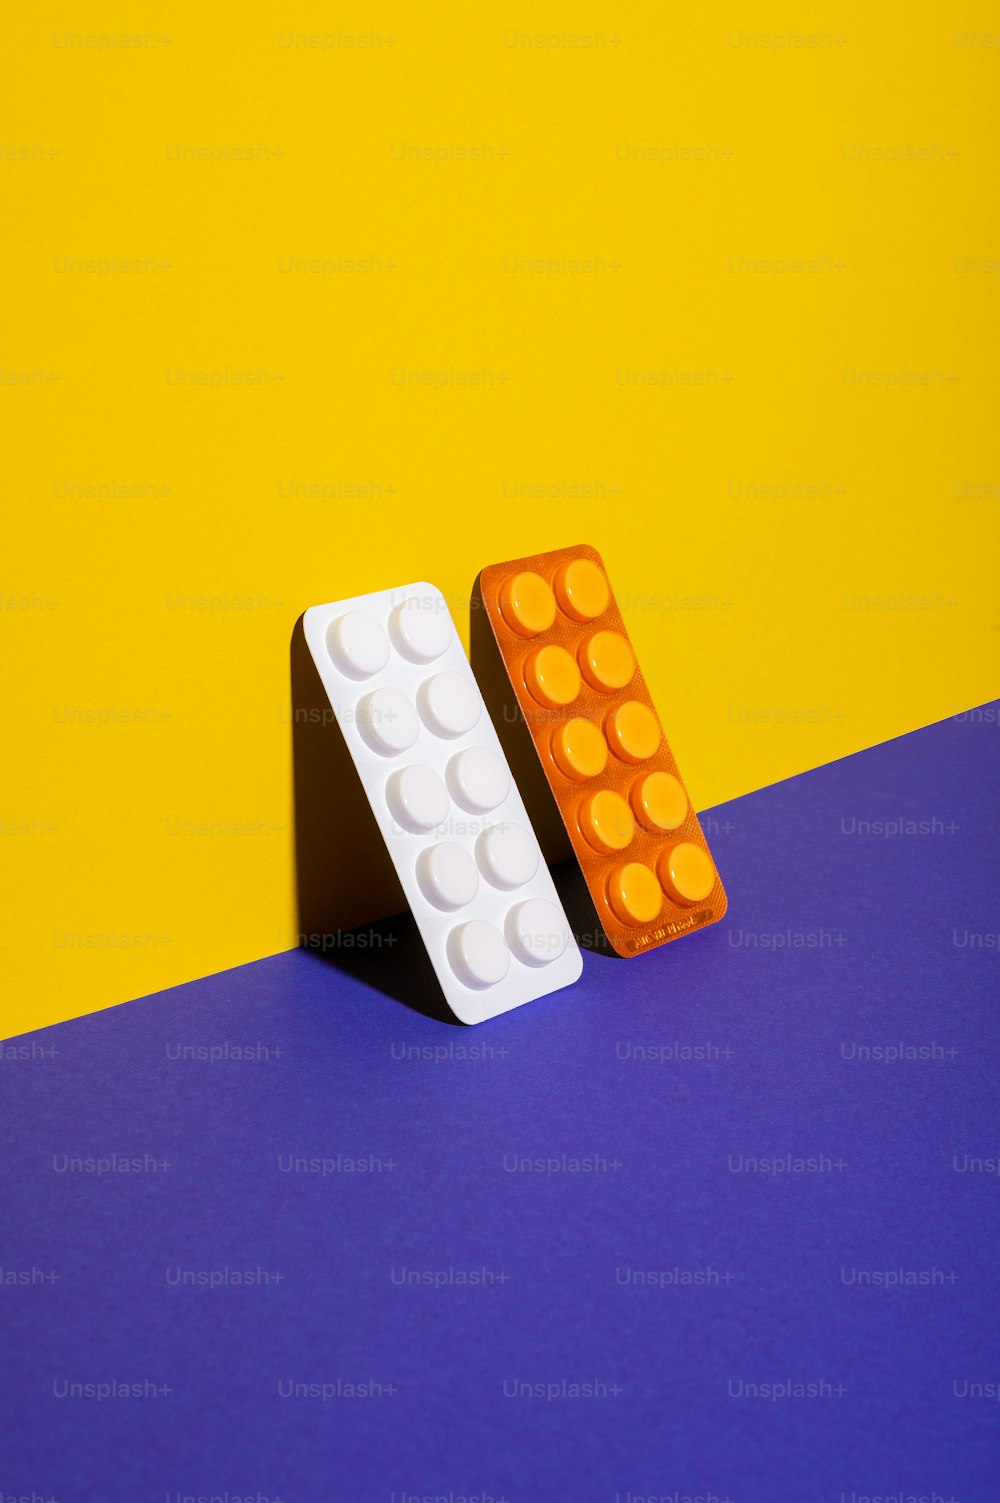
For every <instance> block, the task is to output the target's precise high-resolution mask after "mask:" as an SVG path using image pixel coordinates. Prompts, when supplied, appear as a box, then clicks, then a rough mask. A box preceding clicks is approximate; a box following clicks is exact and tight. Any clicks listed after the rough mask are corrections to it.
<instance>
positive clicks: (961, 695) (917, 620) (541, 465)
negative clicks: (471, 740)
mask: <svg viewBox="0 0 1000 1503" xmlns="http://www.w3.org/2000/svg"><path fill="white" fill-rule="evenodd" d="M997 24H998V22H997V15H996V11H995V7H992V6H986V5H964V4H958V5H957V6H955V7H953V8H947V7H938V6H935V7H932V6H918V7H915V8H914V7H909V6H905V7H904V6H900V5H894V6H889V7H879V6H873V5H871V4H865V5H860V4H851V5H840V6H836V7H834V8H832V9H825V8H817V9H815V10H807V11H803V10H802V8H801V7H795V8H791V7H788V6H783V5H781V4H772V5H769V6H767V7H762V8H760V7H758V8H744V7H738V6H733V5H719V6H708V7H679V6H677V7H659V6H654V5H651V4H644V5H628V4H626V5H622V4H617V3H616V4H615V5H613V6H612V5H608V6H606V7H605V8H600V7H592V6H572V7H570V6H567V5H560V4H550V5H545V6H543V7H541V8H530V7H526V6H524V5H523V4H521V3H518V0H514V3H512V4H511V5H510V6H509V7H500V8H498V9H495V8H494V7H488V6H487V7H478V6H466V5H462V6H459V5H452V6H447V7H441V6H437V7H430V8H427V7H423V6H417V5H415V4H413V5H410V6H408V7H393V6H385V7H378V8H371V7H370V6H366V5H364V4H359V5H358V6H357V7H356V8H352V7H346V8H345V7H338V8H337V9H336V11H335V12H334V10H333V8H330V7H319V6H310V5H308V4H301V5H297V6H290V7H287V6H267V5H250V6H249V7H242V6H240V7H236V6H221V7H219V6H212V5H205V4H200V5H193V4H187V5H176V6H165V7H163V8H161V9H157V10H148V9H142V8H141V7H140V8H139V9H136V8H135V7H122V6H121V5H120V4H118V3H114V4H111V5H102V6H99V7H96V8H95V7H92V6H85V7H79V6H75V7H71V8H63V7H52V6H48V5H45V4H32V5H29V6H15V7H9V8H8V12H7V17H6V19H5V21H4V22H3V24H2V44H3V57H4V60H5V61H4V73H5V78H4V86H3V88H2V90H0V143H2V157H0V185H2V203H3V227H2V254H3V257H4V261H5V265H4V267H3V290H4V298H3V302H4V325H5V329H4V336H3V341H2V347H0V369H2V375H3V382H2V385H0V414H2V420H3V425H4V432H5V444H4V451H3V452H4V459H3V473H4V482H5V493H6V498H7V515H6V526H5V543H4V548H3V568H2V581H0V589H2V595H3V610H2V612H0V625H2V631H3V657H4V664H5V672H6V673H7V674H8V678H7V681H6V683H5V687H4V691H3V692H4V707H5V710H6V712H7V716H6V720H7V726H6V730H5V733H4V748H5V752H6V769H5V773H4V778H3V799H2V809H0V817H2V820H3V825H2V829H3V836H2V840H3V843H2V846H0V851H2V853H3V861H2V869H3V872H4V876H5V879H6V881H7V883H8V884H9V891H8V894H7V896H6V899H5V902H4V918H5V924H4V930H5V934H4V939H5V960H6V975H5V982H6V984H5V987H4V996H5V1004H6V1006H5V1020H4V1030H5V1032H7V1033H14V1032H18V1031H20V1030H23V1029H27V1028H30V1027H34V1026H38V1025H41V1024H44V1023H48V1022H52V1021H54V1020H57V1019H60V1018H65V1017H70V1016H73V1015H76V1014H78V1013H82V1012H86V1011H90V1010H93V1009H95V1008H99V1007H103V1006H107V1005H110V1004H112V1003H115V1002H119V1001H122V1000H124V999H127V998H129V997H134V996H136V995H141V994H144V993H148V992H150V991H153V990H155V989H157V988H159V987H162V986H166V985H169V984H172V983H175V982H180V981H183V980H186V979H189V978H192V977H195V976H198V975H201V974H204V973H206V972H209V971H214V970H219V969H222V968H224V967H228V966H234V965H237V964H239V963H241V962H244V961H249V960H252V959H255V958H257V957H260V956H262V955H266V954H269V953H273V952H275V951H277V950H280V949H285V948H288V947H289V946H290V945H291V944H293V943H294V936H295V926H296V920H295V908H294V890H293V889H294V884H293V852H292V789H291V765H290V749H291V727H290V724H289V689H288V642H289V636H290V632H291V628H292V625H293V623H294V621H295V619H296V617H297V616H298V614H299V613H300V612H301V611H302V610H303V609H304V608H305V607H306V606H307V605H309V604H312V603H314V602H319V601H325V600H330V599H335V598H337V597H338V596H343V595H349V594H355V593H358V592H362V591H367V590H374V589H379V588H382V587H385V586H389V585H394V584H398V583H403V582H406V581H409V580H413V579H420V578H427V579H430V580H433V581H435V582H436V583H437V584H439V585H440V586H441V588H442V589H443V590H444V591H445V593H446V594H447V596H448V597H449V599H450V601H451V603H452V606H453V609H454V610H455V612H456V614H457V616H458V618H459V621H460V624H461V623H462V618H463V613H465V612H466V607H467V600H468V593H469V589H470V586H471V584H472V581H473V579H474V576H475V574H476V572H477V571H478V569H479V568H480V567H481V566H482V565H484V564H486V563H488V562H490V561H494V560H497V559H501V558H505V557H512V556H515V555H520V554H526V553H530V552H534V551H537V550H543V549H548V548H552V547H555V546H558V545H560V544H564V543H575V542H579V541H587V542H591V543H593V544H594V545H595V546H596V547H598V548H599V549H600V550H601V552H602V553H603V554H604V557H605V559H606V560H607V563H608V565H609V569H610V571H611V574H612V580H613V583H614V585H615V587H616V590H617V592H618V594H619V596H620V598H621V601H622V604H623V606H624V607H625V611H626V619H627V620H628V623H629V626H630V629H631V632H632V634H633V637H634V641H635V644H636V647H637V649H638V651H639V654H640V658H641V661H642V663H643V665H644V667H645V670H646V673H647V676H648V678H649V681H650V685H651V687H652V689H653V691H654V693H655V694H656V696H657V698H658V702H659V705H660V709H661V713H662V715H663V718H664V720H665V722H666V724H667V728H668V731H669V732H670V735H671V738H672V741H673V743H674V748H675V751H676V752H677V755H678V758H679V760H680V763H681V766H682V767H683V769H684V771H685V776H686V778H687V780H688V782H689V784H690V787H691V789H692V793H693V795H694V797H695V799H696V801H697V802H698V804H699V805H700V806H702V807H705V806H708V805H711V804H714V803H716V802H718V801H719V800H722V799H727V798H730V797H732V796H733V795H736V794H740V793H743V792H745V791H747V790H749V789H753V788H756V787H758V786H761V785H763V784H766V783H769V782H773V781H775V780H777V779H780V778H784V777H787V776H789V775H790V774H793V773H796V772H798V771H800V770H802V769H805V768H808V767H811V766H814V765H816V764H818V763H821V762H823V761H827V760H829V759H831V758H834V757H839V756H843V755H845V754H847V753H851V752H854V751H856V750H858V749H859V748H862V747H865V746H867V745H870V744H872V743H874V742H877V741H879V740H883V739H885V738H886V737H890V736H894V735H896V734H899V733H901V732H904V731H906V730H909V729H911V728H913V727H915V726H918V725H921V724H925V723H927V722H929V721H932V720H935V719H938V718H941V717H943V716H945V715H948V714H951V713H955V712H958V711H961V710H964V709H966V708H967V707H969V706H971V705H973V704H977V703H979V702H981V701H983V700H985V699H987V698H989V697H991V696H992V695H993V694H995V693H996V690H997V678H996V675H995V672H994V669H993V662H994V659H995V649H996V645H997V623H998V619H1000V617H998V611H997V605H996V596H995V572H996V564H995V546H996V541H997V531H998V528H997V519H998V510H1000V509H998V499H997V498H998V494H1000V464H998V446H997V438H996V433H997V385H998V381H997V376H998V360H997V351H998V338H997V336H998V318H997V308H998V301H1000V275H998V269H1000V211H998V196H997V191H996V190H997V182H998V177H1000V160H998V143H1000V128H998V111H997V103H996V101H997V98H998V95H1000V48H998V37H997V35H996V33H995V31H994V32H993V33H992V34H991V33H990V27H991V26H993V27H996V26H997ZM123 37H124V38H127V39H130V41H131V44H130V45H124V44H123ZM314 38H315V39H318V40H317V41H314V40H313V39H314ZM362 38H364V39H365V43H364V45H360V39H362ZM574 38H575V39H576V42H577V43H578V45H573V41H574ZM109 39H111V40H110V41H109ZM136 41H137V42H138V45H136V44H135V42H136ZM352 43H353V45H352ZM776 260H777V261H782V262H783V263H784V264H785V267H786V269H785V270H783V271H777V270H775V269H774V262H775V261H776ZM122 261H126V262H129V263H136V262H137V263H138V267H137V268H136V267H135V266H132V267H130V269H123V268H122V266H121V264H120V263H121V262H122ZM109 262H110V263H112V269H108V264H107V263H109ZM789 263H791V264H790V265H789ZM99 267H100V269H98V268H99ZM234 372H237V373H251V374H252V375H253V376H254V380H252V381H250V382H241V383H239V384H235V383H233V381H232V379H231V376H232V373H234ZM635 372H640V373H642V375H643V379H642V382H641V384H637V383H636V382H635V380H634V377H633V374H632V373H635ZM190 373H195V375H194V377H193V378H192V377H191V374H190ZM413 373H433V378H432V380H431V382H430V384H426V383H425V382H424V381H423V379H420V380H413V379H411V376H412V374H413ZM442 373H443V374H442ZM470 373H478V374H477V384H472V382H471V381H470V379H469V377H470ZM859 373H860V376H859ZM263 377H266V379H263ZM212 383H217V384H212ZM109 492H110V493H109ZM887 598H888V599H889V600H891V601H893V602H895V605H894V607H893V608H886V600H887ZM248 602H249V603H248ZM859 602H860V603H859ZM878 602H882V604H881V606H880V605H879V604H878ZM464 629H465V628H464V625H463V630H464ZM111 715H114V716H115V717H119V716H125V717H128V718H127V719H119V718H116V719H114V720H113V721H109V720H108V717H109V716H111ZM220 828H221V829H222V830H223V831H224V832H225V833H220Z"/></svg>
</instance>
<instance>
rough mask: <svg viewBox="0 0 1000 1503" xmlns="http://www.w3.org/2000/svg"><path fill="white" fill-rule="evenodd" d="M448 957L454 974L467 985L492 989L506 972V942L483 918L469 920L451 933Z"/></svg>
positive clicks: (508, 955) (507, 952) (508, 963)
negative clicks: (490, 987)
mask: <svg viewBox="0 0 1000 1503" xmlns="http://www.w3.org/2000/svg"><path fill="white" fill-rule="evenodd" d="M448 958H449V959H450V961H451V965H452V969H453V970H454V972H455V974H456V975H457V976H458V977H459V978H460V979H461V980H462V981H464V982H466V984H467V985H469V986H478V987H487V986H496V984H497V982H498V981H502V980H503V978H504V977H505V976H506V974H507V972H508V970H509V969H510V951H509V950H508V948H507V941H506V940H505V939H504V937H503V935H502V934H501V933H500V930H499V929H497V928H495V927H494V925H493V924H488V923H487V922H486V920H485V919H470V920H469V922H468V923H467V924H459V926H458V928H457V929H453V930H452V931H451V933H450V934H449V936H448Z"/></svg>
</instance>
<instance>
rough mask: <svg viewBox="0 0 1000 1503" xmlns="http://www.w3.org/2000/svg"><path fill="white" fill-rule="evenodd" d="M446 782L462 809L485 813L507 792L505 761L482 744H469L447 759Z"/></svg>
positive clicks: (508, 777) (496, 804) (507, 780)
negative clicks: (456, 754)
mask: <svg viewBox="0 0 1000 1503" xmlns="http://www.w3.org/2000/svg"><path fill="white" fill-rule="evenodd" d="M448 786H449V787H450V789H451V792H452V797H453V798H455V799H457V801H458V802H459V803H460V804H461V806H462V808H463V809H468V810H470V811H471V812H472V813H474V814H487V813H489V811H490V810H491V809H496V808H497V807H498V806H499V805H500V804H502V803H503V801H504V799H505V798H506V797H507V794H508V793H509V792H510V773H509V771H508V769H507V764H506V762H504V760H503V759H502V758H501V757H498V756H497V754H496V752H492V751H490V750H489V748H488V747H485V746H470V747H469V749H468V751H463V752H459V753H458V756H457V757H452V759H451V761H450V762H449V763H448Z"/></svg>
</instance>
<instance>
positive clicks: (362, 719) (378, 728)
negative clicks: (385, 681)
mask: <svg viewBox="0 0 1000 1503" xmlns="http://www.w3.org/2000/svg"><path fill="white" fill-rule="evenodd" d="M357 722H358V729H359V730H360V731H361V734H362V736H364V738H365V740H366V741H367V742H368V745H369V746H371V747H373V748H374V750H375V751H379V752H382V753H383V755H384V756H387V757H395V756H398V755H399V753H400V752H404V751H407V750H409V748H410V747H411V746H412V745H413V743H414V741H416V739H417V737H418V736H419V735H420V720H419V718H418V716H417V712H416V710H415V709H414V706H413V701H412V700H410V699H407V697H406V695H405V694H401V693H400V691H399V690H398V689H375V690H373V691H372V693H371V694H366V695H365V697H364V699H363V700H362V701H361V703H360V704H359V705H358V711H357Z"/></svg>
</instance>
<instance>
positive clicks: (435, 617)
mask: <svg viewBox="0 0 1000 1503" xmlns="http://www.w3.org/2000/svg"><path fill="white" fill-rule="evenodd" d="M303 627H304V630H305V638H306V643H307V645H308V648H309V651H310V653H311V655H312V658H313V661H314V663H315V664H316V668H317V671H318V673H319V676H320V678H321V680H322V682H323V687H324V689H325V690H326V693H327V695H328V696H329V699H330V704H331V706H332V708H333V711H334V714H335V715H336V717H337V723H338V725H339V726H340V729H341V731H342V732H343V735H344V739H345V741H346V742H347V746H348V750H349V751H350V753H351V756H352V758H353V760H354V765H355V766H356V768H357V770H358V773H359V775H360V778H361V782H362V784H363V786H364V790H365V793H366V794H367V795H368V801H369V803H370V804H371V806H372V811H373V813H374V815H375V819H376V822H377V824H378V827H379V829H380V830H381V832H382V837H383V839H384V840H385V843H386V845H387V847H388V849H389V854H390V855H391V857H392V859H393V862H394V864H395V867H396V870H397V872H398V873H399V880H400V882H401V884H402V887H403V891H404V892H405V894H406V898H407V901H408V902H409V905H410V909H411V911H412V913H413V916H414V918H415V919H416V921H417V925H418V927H419V929H420V934H421V937H422V938H423V941H424V944H425V946H426V947H427V953H428V955H429V956H430V959H431V963H432V965H433V967H434V971H435V973H436V975H437V978H438V981H439V982H440V984H441V989H442V991H443V992H444V995H445V999H446V1001H447V1002H448V1005H449V1007H450V1008H451V1010H452V1011H453V1012H454V1013H455V1014H456V1016H457V1017H458V1018H460V1019H461V1021H462V1022H463V1023H481V1022H483V1021H484V1020H485V1019H486V1018H493V1017H496V1016H497V1014H498V1013H502V1012H508V1011H509V1010H510V1009H511V1008H512V1007H520V1006H521V1005H522V1003H524V1002H530V1001H532V1000H533V999H534V998H535V997H544V996H547V995H548V993H549V992H554V991H558V990H559V989H560V988H561V987H564V986H569V985H570V984H571V983H572V982H574V981H576V980H577V979H578V977H579V976H580V973H581V971H582V969H583V961H582V958H581V955H580V951H579V949H578V947H577V944H576V941H575V940H574V939H573V936H572V934H571V932H570V928H569V924H568V923H567V920H566V915H565V913H564V912H563V908H562V904H561V903H560V901H559V897H558V895H557V893H556V889H555V885H554V884H553V881H552V877H551V876H550V874H549V870H548V867H547V866H546V865H545V862H544V860H543V859H542V853H541V850H540V849H539V845H538V841H537V839H536V838H535V833H534V831H533V830H532V828H531V825H530V824H529V822H528V816H527V813H526V812H525V808H524V804H523V802H522V800H521V795H520V794H519V793H518V791H517V787H516V785H515V783H514V779H513V778H512V777H511V773H510V768H509V767H508V765H507V759H506V757H505V756H504V753H503V750H502V748H501V745H500V740H499V737H498V736H497V733H496V730H495V729H494V726H493V722H492V720H491V719H490V717H489V714H488V712H487V709H486V706H485V704H484V702H483V696H482V694H481V693H480V691H479V685H478V684H477V683H476V680H475V678H474V676H473V673H472V669H471V668H470V666H469V660H468V658H467V657H466V656H465V652H464V650H463V648H462V644H461V642H460V640H459V638H458V634H457V632H456V631H455V625H454V622H453V621H452V618H451V613H450V612H449V610H448V606H447V603H446V601H445V598H444V596H443V595H442V594H441V591H440V590H438V589H436V588H435V587H434V586H433V585H430V584H425V583H418V584H412V585H404V586H402V587H401V588H399V589H395V590H380V591H378V592H377V593H375V594H373V595H358V596H355V597H354V598H353V599H351V600H337V601H333V602H332V603H331V604H329V605H314V606H311V607H310V608H309V610H307V611H306V613H305V616H304V617H303ZM331 859H335V857H334V856H333V855H332V854H331Z"/></svg>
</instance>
